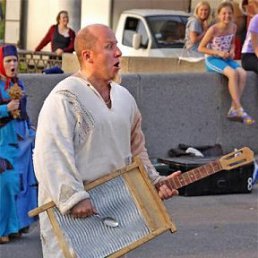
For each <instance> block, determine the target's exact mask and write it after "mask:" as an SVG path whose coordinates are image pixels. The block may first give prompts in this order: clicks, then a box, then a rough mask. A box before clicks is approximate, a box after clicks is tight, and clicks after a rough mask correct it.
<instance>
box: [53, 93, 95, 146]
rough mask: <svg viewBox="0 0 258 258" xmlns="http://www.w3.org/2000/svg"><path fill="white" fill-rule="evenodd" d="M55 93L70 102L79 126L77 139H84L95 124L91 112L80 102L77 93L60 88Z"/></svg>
mask: <svg viewBox="0 0 258 258" xmlns="http://www.w3.org/2000/svg"><path fill="white" fill-rule="evenodd" d="M57 93H59V94H62V95H64V96H66V97H67V98H68V101H69V103H70V104H72V107H73V111H74V114H75V116H76V119H77V124H78V127H79V141H84V140H85V139H86V137H87V135H88V134H89V132H90V131H91V130H92V128H94V125H95V121H94V118H93V116H92V114H91V113H90V112H89V111H88V110H86V109H85V107H84V105H82V104H81V102H80V100H79V98H78V95H77V94H75V93H72V92H70V91H68V90H60V91H58V92H57Z"/></svg>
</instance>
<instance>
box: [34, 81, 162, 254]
mask: <svg viewBox="0 0 258 258" xmlns="http://www.w3.org/2000/svg"><path fill="white" fill-rule="evenodd" d="M110 98H111V103H112V105H111V108H108V107H107V105H106V104H105V102H104V100H103V99H102V97H101V96H100V94H99V93H98V92H97V91H96V90H95V88H94V87H93V86H91V85H90V83H89V82H88V81H86V80H85V79H83V78H79V77H77V76H70V77H68V78H66V79H65V80H63V81H62V82H60V83H59V84H58V85H57V86H56V87H55V88H54V89H53V90H52V92H51V93H50V94H49V96H48V97H47V99H46V100H45V103H44V105H43V107H42V110H41V112H40V115H39V121H38V129H37V135H36V146H35V152H34V166H35V173H36V176H37V179H38V182H39V205H42V204H44V203H47V202H49V201H51V200H52V201H54V202H55V204H56V205H57V207H58V208H59V210H60V211H61V213H63V214H65V213H67V212H69V210H70V209H71V208H72V207H73V206H74V205H75V204H77V203H78V202H79V201H81V200H83V199H85V198H89V197H90V196H89V194H88V193H87V192H86V191H85V190H84V187H83V182H84V181H92V180H94V179H96V178H99V177H101V176H103V175H105V174H107V173H110V172H111V171H113V170H115V169H118V168H121V167H123V166H125V165H127V164H129V163H130V161H131V158H132V156H134V155H139V156H140V157H141V158H142V160H143V162H144V165H145V166H146V168H147V170H148V173H149V176H150V178H151V180H152V181H153V182H157V181H158V180H160V178H161V177H160V176H159V175H158V173H157V172H156V170H155V169H154V168H153V166H152V165H151V163H150V161H149V158H148V155H147V152H146V149H145V146H144V145H145V141H144V136H143V133H142V130H141V115H140V112H139V110H138V108H137V105H136V102H135V100H134V98H133V97H132V96H131V94H130V93H129V92H128V91H127V90H126V89H125V88H124V87H122V86H120V85H117V84H115V83H111V90H110ZM40 225H41V237H42V246H43V254H44V257H48V258H50V257H55V258H57V257H63V255H62V253H61V250H60V249H59V247H58V245H57V242H56V238H55V237H54V236H53V232H52V229H51V226H50V223H49V221H48V218H47V217H46V214H45V213H42V214H41V215H40Z"/></svg>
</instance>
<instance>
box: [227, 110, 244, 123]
mask: <svg viewBox="0 0 258 258" xmlns="http://www.w3.org/2000/svg"><path fill="white" fill-rule="evenodd" d="M227 119H228V120H230V121H236V122H243V118H242V116H241V113H240V112H239V110H234V109H232V108H231V109H230V110H229V111H228V114H227Z"/></svg>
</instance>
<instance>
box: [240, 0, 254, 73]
mask: <svg viewBox="0 0 258 258" xmlns="http://www.w3.org/2000/svg"><path fill="white" fill-rule="evenodd" d="M254 2H255V4H256V5H255V7H256V12H257V14H256V15H255V16H254V17H253V18H252V19H251V21H250V23H249V26H248V30H247V34H246V39H245V42H244V45H243V49H242V58H241V60H242V65H243V68H244V69H245V70H247V71H254V72H256V73H257V74H258V0H255V1H254Z"/></svg>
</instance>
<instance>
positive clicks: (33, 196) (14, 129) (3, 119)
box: [0, 45, 37, 244]
mask: <svg viewBox="0 0 258 258" xmlns="http://www.w3.org/2000/svg"><path fill="white" fill-rule="evenodd" d="M17 69H18V54H17V49H16V47H15V46H13V45H4V46H1V47H0V244H3V243H7V242H9V241H10V240H11V239H12V238H13V237H19V236H21V235H22V233H26V231H28V228H29V226H30V224H31V223H33V222H34V221H35V218H29V217H28V215H27V213H28V211H29V210H31V209H34V208H35V207H37V182H36V178H35V175H34V170H33V163H32V150H33V147H34V138H35V131H34V130H33V129H32V128H31V126H30V122H29V118H28V115H27V112H26V95H25V89H24V85H23V83H22V82H21V81H20V80H19V79H18V77H17ZM14 87H17V88H18V89H19V91H20V92H21V93H22V94H21V95H22V96H21V97H20V98H19V99H14V98H11V90H12V88H13V89H14ZM15 112H18V117H16V116H14V115H13V114H14V113H15Z"/></svg>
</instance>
